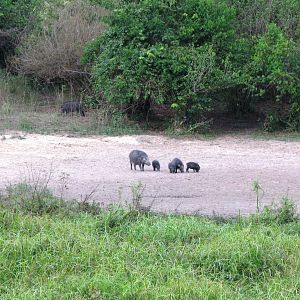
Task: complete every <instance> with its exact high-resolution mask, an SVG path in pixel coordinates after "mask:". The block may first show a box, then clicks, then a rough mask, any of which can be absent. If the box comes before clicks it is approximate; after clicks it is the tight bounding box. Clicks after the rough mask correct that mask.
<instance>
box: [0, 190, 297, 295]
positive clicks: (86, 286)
mask: <svg viewBox="0 0 300 300" xmlns="http://www.w3.org/2000/svg"><path fill="white" fill-rule="evenodd" d="M0 199H1V210H0V299H299V298H300V246H299V245H300V221H299V219H297V218H286V216H289V214H290V212H287V211H286V210H281V211H280V213H281V214H282V213H284V218H281V217H280V216H281V215H280V214H279V213H278V214H277V217H278V216H279V219H278V218H277V219H276V218H274V214H276V213H277V212H278V211H279V210H276V211H275V210H272V209H269V210H268V211H267V212H266V213H264V214H261V215H255V216H252V217H250V218H238V219H233V220H227V221H225V222H222V223H218V222H216V221H215V220H213V219H208V218H204V217H199V216H180V215H157V214H156V215H155V214H151V213H145V212H144V213H142V212H140V211H139V210H136V209H135V207H131V208H130V209H126V208H120V207H114V206H111V207H110V208H107V209H104V208H101V207H99V206H97V205H96V204H87V203H75V202H73V203H66V202H64V201H62V200H61V199H56V198H55V197H53V196H52V195H51V193H49V191H48V190H46V189H40V190H39V189H31V188H30V187H28V186H26V185H22V184H21V185H17V186H11V187H10V188H8V190H7V194H6V195H2V196H1V198H0ZM289 205H290V204H289ZM287 208H288V207H287ZM282 221H284V222H282Z"/></svg>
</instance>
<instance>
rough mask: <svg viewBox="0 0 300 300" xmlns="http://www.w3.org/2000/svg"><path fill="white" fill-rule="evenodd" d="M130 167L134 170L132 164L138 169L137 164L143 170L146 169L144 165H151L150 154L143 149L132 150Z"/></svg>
mask: <svg viewBox="0 0 300 300" xmlns="http://www.w3.org/2000/svg"><path fill="white" fill-rule="evenodd" d="M129 160H130V168H131V170H132V164H133V166H134V169H135V170H136V165H138V166H139V167H140V170H141V171H144V165H147V166H150V165H151V163H150V161H149V157H148V155H147V154H146V153H145V152H144V151H141V150H132V151H131V152H130V154H129Z"/></svg>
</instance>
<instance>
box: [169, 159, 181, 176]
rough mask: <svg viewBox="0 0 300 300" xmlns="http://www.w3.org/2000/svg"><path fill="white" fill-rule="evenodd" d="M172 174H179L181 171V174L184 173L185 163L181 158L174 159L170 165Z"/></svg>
mask: <svg viewBox="0 0 300 300" xmlns="http://www.w3.org/2000/svg"><path fill="white" fill-rule="evenodd" d="M168 168H169V170H170V173H177V170H180V172H181V173H183V172H184V165H183V162H182V161H181V160H180V159H179V158H174V159H173V160H172V161H171V162H170V163H169V165H168Z"/></svg>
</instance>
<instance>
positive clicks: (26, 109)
mask: <svg viewBox="0 0 300 300" xmlns="http://www.w3.org/2000/svg"><path fill="white" fill-rule="evenodd" d="M44 90H45V91H43V92H42V91H41V90H39V89H38V88H33V86H32V84H31V83H30V82H29V80H28V79H27V78H26V77H24V76H21V75H20V76H13V75H11V74H7V73H5V72H4V71H1V70H0V131H5V130H20V131H25V132H34V133H42V134H53V133H73V134H78V135H97V134H101V135H123V134H139V133H141V130H140V129H139V127H138V126H137V125H135V124H132V123H130V122H129V120H128V119H127V118H126V115H125V114H123V113H122V112H120V111H118V110H116V109H115V108H113V107H112V106H108V105H106V106H101V108H99V109H89V110H88V112H87V114H86V115H87V116H86V117H85V118H82V117H80V116H77V115H74V116H71V115H70V116H64V115H62V114H61V113H60V106H61V104H62V103H63V102H64V101H67V100H70V99H74V95H69V92H68V91H67V90H65V89H64V88H63V87H62V88H61V89H58V87H56V88H54V87H52V88H49V90H47V88H46V87H44ZM48 98H49V99H50V100H49V99H48Z"/></svg>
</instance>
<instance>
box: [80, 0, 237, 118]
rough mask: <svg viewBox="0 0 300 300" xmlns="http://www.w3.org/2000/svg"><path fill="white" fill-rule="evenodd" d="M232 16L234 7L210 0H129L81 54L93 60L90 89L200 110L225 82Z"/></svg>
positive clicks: (130, 100) (138, 102)
mask: <svg viewBox="0 0 300 300" xmlns="http://www.w3.org/2000/svg"><path fill="white" fill-rule="evenodd" d="M233 18H234V10H233V9H231V8H229V7H228V6H227V5H226V4H224V3H221V2H219V3H217V2H215V1H211V0H207V1H196V0H193V1H159V0H151V1H139V2H138V3H135V2H130V1H129V3H128V4H126V5H122V6H121V7H120V8H119V9H118V10H115V11H114V13H113V14H112V15H111V16H110V18H109V19H108V25H109V26H110V28H109V30H108V31H107V32H106V33H105V34H104V35H102V36H100V37H99V38H98V39H97V40H95V41H93V42H92V43H90V44H89V45H88V46H87V48H86V52H85V55H84V58H83V59H84V61H85V62H90V63H93V64H94V68H93V81H94V86H95V89H96V90H98V91H100V90H101V91H103V94H104V97H105V98H106V99H107V100H108V101H110V102H112V103H117V104H122V105H124V104H125V105H127V106H132V107H134V108H141V109H142V110H143V111H144V112H147V111H148V110H149V108H150V107H151V104H153V103H157V104H161V103H167V104H169V105H170V106H171V107H173V108H175V109H177V110H178V112H179V113H182V112H184V111H185V110H186V109H190V110H192V111H195V112H201V111H203V110H207V109H208V108H209V107H210V92H211V91H215V90H216V89H218V88H220V87H221V86H222V84H223V83H224V80H223V78H224V77H225V75H226V74H225V65H226V53H227V49H228V45H229V44H230V41H231V40H232V39H233V37H234V29H233V22H232V21H233Z"/></svg>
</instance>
